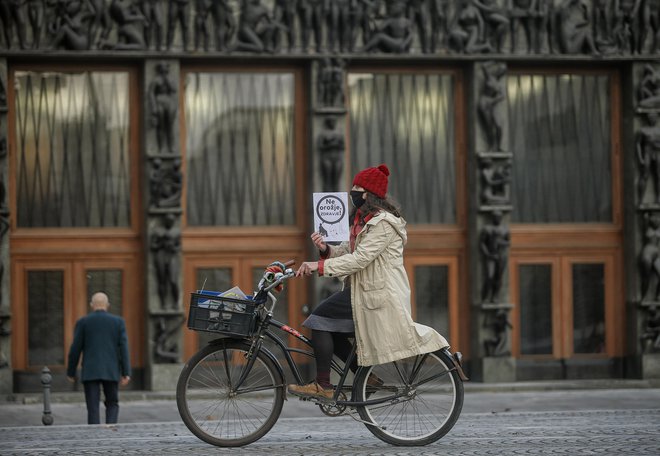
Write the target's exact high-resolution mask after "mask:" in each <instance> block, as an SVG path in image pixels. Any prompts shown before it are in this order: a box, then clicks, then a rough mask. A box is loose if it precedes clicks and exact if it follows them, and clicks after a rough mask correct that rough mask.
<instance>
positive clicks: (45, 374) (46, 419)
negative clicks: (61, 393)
mask: <svg viewBox="0 0 660 456" xmlns="http://www.w3.org/2000/svg"><path fill="white" fill-rule="evenodd" d="M52 379H53V376H52V375H50V369H48V366H44V368H43V369H41V384H42V385H43V386H44V415H43V416H42V417H41V422H42V423H43V424H44V426H50V425H51V424H53V415H52V414H51V412H50V382H51V380H52Z"/></svg>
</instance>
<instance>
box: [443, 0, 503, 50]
mask: <svg viewBox="0 0 660 456" xmlns="http://www.w3.org/2000/svg"><path fill="white" fill-rule="evenodd" d="M449 30H450V32H449V44H450V46H451V47H452V49H454V50H455V51H457V52H460V53H466V54H474V53H486V52H490V51H491V50H492V47H491V45H490V44H489V43H488V42H486V41H484V35H485V30H486V23H485V22H484V18H483V17H482V16H481V11H479V9H478V8H477V7H476V5H475V0H462V4H461V7H460V10H459V11H458V13H457V14H456V15H455V16H454V20H453V21H452V25H451V26H450V27H449Z"/></svg>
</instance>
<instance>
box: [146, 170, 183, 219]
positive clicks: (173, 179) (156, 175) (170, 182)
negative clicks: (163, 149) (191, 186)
mask: <svg viewBox="0 0 660 456" xmlns="http://www.w3.org/2000/svg"><path fill="white" fill-rule="evenodd" d="M182 188H183V174H182V173H181V159H180V158H175V159H173V160H170V163H168V164H167V165H164V164H163V160H161V159H160V158H154V159H152V160H151V169H150V171H149V197H150V205H151V206H152V207H160V208H162V207H178V206H180V204H181V191H182Z"/></svg>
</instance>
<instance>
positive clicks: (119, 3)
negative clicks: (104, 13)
mask: <svg viewBox="0 0 660 456" xmlns="http://www.w3.org/2000/svg"><path fill="white" fill-rule="evenodd" d="M109 11H110V17H111V18H112V20H113V21H115V23H116V24H117V43H116V44H111V43H109V42H102V44H101V47H103V48H110V49H119V50H126V49H144V48H145V46H146V44H145V42H144V34H143V31H142V30H141V29H140V26H141V25H143V24H144V23H145V22H146V19H145V18H144V16H143V15H142V13H141V12H140V11H139V10H138V9H137V7H136V6H134V5H133V3H132V1H129V0H112V3H111V4H110V10H109ZM137 24H140V25H137Z"/></svg>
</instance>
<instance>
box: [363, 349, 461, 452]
mask: <svg viewBox="0 0 660 456" xmlns="http://www.w3.org/2000/svg"><path fill="white" fill-rule="evenodd" d="M453 367H454V364H453V363H452V361H451V358H450V357H449V355H448V354H447V353H445V352H444V351H437V352H434V353H427V354H424V355H418V356H413V357H412V358H406V359H401V360H398V361H393V362H390V363H386V364H380V365H376V366H370V367H368V368H362V369H361V370H360V374H359V376H358V378H357V379H356V382H355V385H356V389H357V391H356V398H357V400H358V401H371V400H376V399H380V398H385V397H389V398H392V400H390V401H387V402H383V403H380V404H373V405H366V406H361V407H358V413H359V414H360V417H361V418H362V419H363V420H364V421H367V422H369V423H373V425H371V424H367V425H366V426H367V429H369V431H371V433H372V434H374V435H375V436H376V437H378V438H379V439H381V440H383V441H384V442H387V443H390V444H393V445H402V446H418V445H428V444H429V443H433V442H435V441H436V440H438V439H440V438H441V437H442V436H444V435H445V434H446V433H447V432H449V430H450V429H451V428H452V427H453V426H454V424H455V423H456V420H458V417H459V415H460V414H461V409H462V408H463V382H462V381H461V379H460V378H459V376H458V373H457V372H456V370H455V369H454V370H452V369H453Z"/></svg>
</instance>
